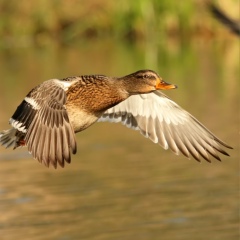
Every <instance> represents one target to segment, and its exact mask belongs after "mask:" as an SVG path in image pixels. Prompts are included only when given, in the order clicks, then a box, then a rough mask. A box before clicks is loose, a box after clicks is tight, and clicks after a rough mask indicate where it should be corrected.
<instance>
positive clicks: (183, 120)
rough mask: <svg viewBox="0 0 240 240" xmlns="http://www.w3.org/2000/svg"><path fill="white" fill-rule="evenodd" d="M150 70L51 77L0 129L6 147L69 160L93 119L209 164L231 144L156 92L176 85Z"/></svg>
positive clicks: (55, 162)
mask: <svg viewBox="0 0 240 240" xmlns="http://www.w3.org/2000/svg"><path fill="white" fill-rule="evenodd" d="M175 88H176V85H173V84H169V83H166V82H165V81H163V79H162V78H161V77H160V76H159V75H158V74H157V73H156V72H154V71H152V70H140V71H137V72H135V73H132V74H130V75H127V76H124V77H119V78H117V77H107V76H104V75H89V76H78V77H68V78H64V79H51V80H48V81H45V82H43V83H42V84H40V85H38V86H37V87H35V88H33V89H32V90H31V91H30V92H29V93H28V95H27V96H26V97H25V98H24V100H23V101H22V103H21V104H20V105H19V106H18V108H17V109H16V111H15V113H14V114H13V116H12V117H11V118H10V120H9V123H10V124H11V125H12V128H11V129H9V130H5V131H2V132H1V133H0V142H1V144H2V145H3V146H5V147H6V148H8V147H11V146H12V147H13V148H14V149H15V148H17V147H20V146H26V147H27V148H28V151H29V152H30V153H31V154H32V156H33V157H34V158H35V159H37V160H38V161H39V162H42V163H44V164H45V165H46V166H49V165H50V164H51V165H53V166H54V168H57V165H58V164H59V165H60V166H61V167H64V164H65V162H67V163H70V161H71V153H73V154H75V153H76V152H77V144H76V139H75V133H77V132H80V131H83V130H84V129H86V128H88V127H90V126H91V125H92V124H93V123H95V122H101V121H109V122H115V123H117V122H121V123H122V124H124V125H125V126H126V127H128V128H132V129H135V130H139V131H140V133H142V134H143V135H144V136H145V137H147V138H149V139H150V140H152V141H153V142H154V143H158V144H159V145H161V146H162V147H163V148H164V149H168V148H170V149H171V150H172V151H173V152H174V153H175V154H179V153H180V152H181V153H182V154H183V155H185V156H186V157H188V158H189V157H190V155H192V156H193V157H194V158H195V159H196V160H198V161H200V159H201V157H202V158H203V159H205V160H207V161H209V162H210V155H211V156H213V157H214V158H216V159H218V160H220V157H219V156H218V152H220V153H222V154H224V155H228V153H227V152H225V150H224V149H223V147H227V148H231V147H230V146H228V145H227V144H226V143H224V142H223V141H221V140H220V139H219V138H217V137H216V136H214V135H213V133H211V132H210V131H209V130H208V129H207V128H206V127H204V126H203V125H202V124H201V123H200V122H199V121H198V120H197V119H196V118H194V117H193V116H192V115H191V114H189V113H188V112H187V111H185V110H183V109H182V108H181V107H180V106H178V105H177V104H176V103H175V102H173V101H172V100H170V99H169V98H168V97H167V96H166V95H164V94H163V93H162V92H160V91H158V90H167V89H175Z"/></svg>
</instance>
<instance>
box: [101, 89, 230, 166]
mask: <svg viewBox="0 0 240 240" xmlns="http://www.w3.org/2000/svg"><path fill="white" fill-rule="evenodd" d="M98 121H99V122H104V121H109V122H114V123H118V122H121V123H122V124H124V125H125V126H127V127H128V128H132V129H135V130H139V131H140V133H141V134H143V135H144V136H145V137H147V138H149V139H150V140H152V141H153V142H154V143H158V144H159V145H161V146H162V147H163V148H164V149H168V148H170V149H171V150H172V151H173V152H174V153H175V154H177V155H178V154H179V153H180V152H181V153H182V154H184V155H185V156H186V157H188V158H189V157H190V155H192V156H193V157H194V158H195V159H196V160H198V161H200V160H201V157H202V158H204V159H205V160H207V161H209V162H211V160H210V156H209V155H212V156H213V157H214V158H216V159H218V160H221V159H220V157H219V156H218V152H220V153H222V154H224V155H228V153H227V152H225V151H224V149H223V148H222V147H227V148H231V147H230V146H228V145H227V144H226V143H224V142H223V141H221V140H220V139H218V138H217V137H216V136H215V135H214V134H213V133H211V132H210V131H209V130H208V129H207V128H206V127H205V126H203V125H202V124H201V123H200V122H199V121H198V120H197V119H196V118H195V117H193V116H192V115H191V114H189V113H188V112H187V111H185V110H184V109H182V108H181V107H180V106H178V105H177V104H176V103H175V102H173V101H172V100H171V99H169V98H168V97H167V96H166V95H164V94H163V93H161V92H159V91H155V92H153V93H149V94H140V95H133V96H130V97H129V98H128V99H126V100H125V101H123V102H121V103H119V104H118V105H116V106H114V107H112V108H110V109H108V110H107V111H105V112H104V114H103V115H102V116H101V117H100V118H99V120H98Z"/></svg>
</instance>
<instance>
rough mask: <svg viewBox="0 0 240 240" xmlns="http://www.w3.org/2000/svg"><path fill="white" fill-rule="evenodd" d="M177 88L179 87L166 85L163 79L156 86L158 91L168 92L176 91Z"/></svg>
mask: <svg viewBox="0 0 240 240" xmlns="http://www.w3.org/2000/svg"><path fill="white" fill-rule="evenodd" d="M175 88H177V85H174V84H170V83H166V82H164V81H163V80H162V79H159V80H158V81H157V85H156V89H157V90H168V89H175Z"/></svg>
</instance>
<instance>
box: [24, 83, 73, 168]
mask: <svg viewBox="0 0 240 240" xmlns="http://www.w3.org/2000/svg"><path fill="white" fill-rule="evenodd" d="M41 93H42V94H41ZM28 97H31V98H33V99H34V101H35V102H36V103H37V104H38V106H40V108H39V109H38V111H36V113H35V116H34V119H33V121H32V123H31V125H30V126H29V129H28V131H27V134H26V137H25V141H26V144H27V147H28V150H29V152H31V153H32V155H33V157H34V158H36V159H37V160H38V161H40V162H44V164H45V165H46V166H49V164H51V165H53V166H54V167H55V168H56V167H57V164H59V165H60V166H62V167H63V166H64V161H66V162H68V163H69V162H70V161H71V154H70V152H72V153H75V152H76V141H75V134H74V131H73V129H72V127H71V124H70V122H69V118H68V114H67V111H66V108H65V106H64V104H65V102H66V96H65V92H64V90H63V89H62V88H61V87H59V86H57V85H56V84H55V85H54V84H49V86H48V88H47V90H46V86H45V87H44V91H40V89H38V90H37V92H34V91H33V92H32V93H30V94H29V96H28ZM63 132H64V133H63Z"/></svg>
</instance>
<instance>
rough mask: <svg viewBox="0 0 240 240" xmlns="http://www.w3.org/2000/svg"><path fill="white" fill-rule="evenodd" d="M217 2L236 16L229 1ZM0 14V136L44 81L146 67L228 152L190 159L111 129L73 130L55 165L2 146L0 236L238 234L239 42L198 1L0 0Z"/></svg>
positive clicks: (106, 239)
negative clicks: (72, 142)
mask: <svg viewBox="0 0 240 240" xmlns="http://www.w3.org/2000/svg"><path fill="white" fill-rule="evenodd" d="M216 3H217V4H218V6H219V7H221V8H222V9H223V10H224V11H225V12H226V13H228V14H229V15H230V16H231V17H233V18H239V1H234V0H231V1H230V0H229V1H227V0H221V1H217V2H216ZM0 13H1V16H0V116H1V117H0V129H7V128H8V127H9V125H8V119H9V118H10V117H11V116H12V114H13V112H14V111H15V109H16V107H17V106H18V104H20V102H21V101H22V99H23V98H24V97H25V95H26V94H27V93H28V91H29V90H30V89H31V88H33V87H34V86H36V85H37V84H39V83H41V82H42V81H44V80H47V79H50V78H64V77H67V76H74V75H82V74H105V75H110V76H122V75H126V74H128V73H131V72H134V71H136V70H139V69H153V70H155V71H157V72H158V73H159V74H160V75H161V76H162V77H163V78H164V79H165V80H166V81H167V82H170V83H174V84H177V85H178V87H179V88H178V89H177V90H172V91H167V92H165V93H166V94H167V95H168V96H170V97H171V98H172V99H173V100H174V101H176V102H177V103H178V104H180V105H181V106H182V107H184V108H185V109H186V110H187V111H189V112H190V113H192V114H193V115H194V116H195V117H197V118H198V119H199V120H200V121H201V122H202V123H204V125H206V126H207V127H208V128H209V129H210V130H211V131H212V132H214V133H215V134H216V135H217V136H218V137H219V138H221V139H222V140H224V141H226V142H227V143H228V144H229V145H231V146H232V147H234V150H230V151H229V153H230V155H231V157H223V158H222V159H223V161H222V162H218V161H215V160H213V163H212V164H209V163H206V162H202V164H199V163H198V162H196V161H195V160H193V159H191V160H188V159H186V158H185V157H183V156H176V155H174V154H173V153H172V152H171V151H165V150H163V149H162V148H161V147H159V146H157V145H155V144H153V143H152V142H151V141H149V140H148V139H145V138H144V137H142V136H141V135H140V134H139V133H138V132H136V131H133V130H129V129H127V128H125V127H124V126H122V125H120V124H110V123H99V124H96V125H94V126H92V127H91V128H89V129H87V130H86V131H83V132H81V133H79V134H78V135H77V142H78V153H77V154H76V155H75V156H73V159H72V163H71V164H70V165H67V166H66V167H65V168H64V169H57V170H54V169H52V168H50V169H47V168H45V167H44V166H43V165H41V164H39V163H38V162H37V161H36V160H33V159H32V157H31V155H29V154H28V153H27V151H26V149H24V148H22V149H17V150H15V151H12V150H11V149H7V150H6V149H4V148H2V147H1V148H0V238H1V239H3V240H11V239H24V240H42V239H51V240H52V239H54V240H55V239H56V240H72V239H74V240H75V239H93V240H95V239H96V240H98V239H101V240H112V239H114V240H116V239H119V240H120V239H125V240H132V239H139V240H145V239H149V240H155V239H156V240H158V239H171V240H180V239H181V240H182V239H195V240H200V239H212V240H221V239H224V240H225V239H233V240H234V239H239V157H240V155H239V149H240V147H239V116H240V114H239V75H240V73H239V38H237V36H235V35H233V34H232V33H230V32H229V31H228V30H227V29H226V28H225V27H224V26H222V25H221V24H220V23H218V22H217V20H216V19H214V18H213V17H212V15H211V14H210V13H209V11H208V9H207V6H206V1H198V0H195V1H174V0H168V1H166V0H162V1H157V0H156V1H153V0H152V1H147V0H136V1H126V0H121V1H110V0H106V1H99V0H92V1H80V0H68V1H60V0H55V1H48V0H42V1H40V0H39V1H38V0H35V1H26V0H22V1H9V0H1V1H0Z"/></svg>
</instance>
